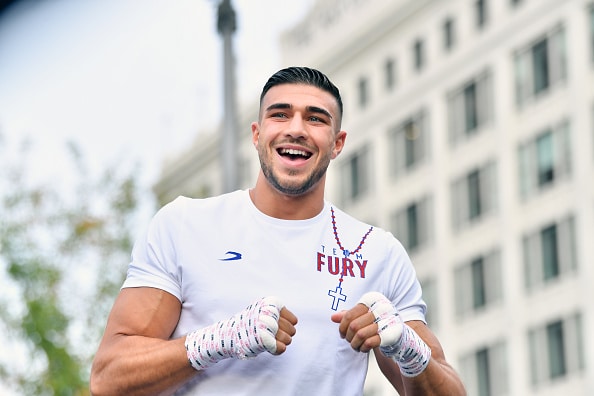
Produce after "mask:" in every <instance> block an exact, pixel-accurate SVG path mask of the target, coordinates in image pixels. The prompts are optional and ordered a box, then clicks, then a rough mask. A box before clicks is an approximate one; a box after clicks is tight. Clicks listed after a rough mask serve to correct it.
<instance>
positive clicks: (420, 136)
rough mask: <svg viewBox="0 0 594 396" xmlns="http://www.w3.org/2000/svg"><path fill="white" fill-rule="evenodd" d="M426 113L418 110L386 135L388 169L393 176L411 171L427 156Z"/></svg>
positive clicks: (396, 176) (427, 132)
mask: <svg viewBox="0 0 594 396" xmlns="http://www.w3.org/2000/svg"><path fill="white" fill-rule="evenodd" d="M427 118H428V117H427V113H426V112H425V111H424V110H419V111H418V112H416V113H414V114H413V115H411V116H410V117H408V118H406V119H404V120H403V121H401V122H400V123H399V124H397V125H396V127H394V128H393V129H391V130H390V132H389V136H388V150H390V152H389V155H388V158H389V161H390V163H389V169H390V175H391V176H392V177H393V178H398V177H399V176H401V175H402V174H405V173H407V172H410V171H412V170H413V169H415V168H416V167H417V166H418V165H420V164H422V163H423V162H425V161H426V160H427V158H428V152H427V150H428V140H429V136H428V135H429V131H428V120H427Z"/></svg>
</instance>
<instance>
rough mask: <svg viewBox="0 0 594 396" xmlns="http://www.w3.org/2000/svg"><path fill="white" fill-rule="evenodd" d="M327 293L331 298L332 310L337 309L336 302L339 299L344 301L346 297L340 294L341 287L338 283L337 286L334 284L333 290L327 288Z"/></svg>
mask: <svg viewBox="0 0 594 396" xmlns="http://www.w3.org/2000/svg"><path fill="white" fill-rule="evenodd" d="M328 295H329V296H330V297H332V298H333V301H332V310H333V311H336V310H338V304H339V303H340V302H341V301H346V299H347V296H346V295H345V294H342V287H340V284H338V286H336V289H335V290H332V289H330V290H328Z"/></svg>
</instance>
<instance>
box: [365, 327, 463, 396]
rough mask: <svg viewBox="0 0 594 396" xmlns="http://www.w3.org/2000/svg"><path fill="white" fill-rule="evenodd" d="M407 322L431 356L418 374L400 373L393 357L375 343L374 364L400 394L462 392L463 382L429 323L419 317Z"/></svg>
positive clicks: (454, 393) (459, 393) (453, 393)
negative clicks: (449, 361)
mask: <svg viewBox="0 0 594 396" xmlns="http://www.w3.org/2000/svg"><path fill="white" fill-rule="evenodd" d="M406 324H407V325H408V326H410V327H411V328H412V329H413V330H414V331H415V332H416V333H417V334H418V335H419V336H420V337H421V338H422V339H423V341H425V343H426V344H427V345H428V346H429V347H430V348H431V360H430V361H429V365H428V366H427V368H426V369H425V370H424V371H423V372H422V373H421V374H419V375H418V376H416V377H414V378H407V377H404V376H402V375H401V374H400V369H399V367H398V365H397V364H396V362H395V361H394V360H393V359H392V358H389V357H386V356H384V355H383V354H382V352H381V351H380V350H379V348H377V347H376V348H374V355H375V358H376V360H377V364H378V366H379V368H380V370H381V371H382V373H383V374H384V376H385V377H386V378H387V379H388V381H390V383H391V384H392V385H393V386H394V387H395V388H396V390H398V393H400V394H401V395H403V396H404V395H406V396H413V395H428V396H431V395H448V396H450V395H452V396H455V395H465V394H466V391H465V390H464V385H462V382H461V381H460V378H459V377H458V374H457V373H456V372H455V371H454V369H453V368H452V367H451V366H450V365H449V364H448V362H447V361H446V358H445V355H444V352H443V348H442V347H441V344H440V343H439V340H438V339H437V337H435V335H434V334H433V332H432V331H431V330H430V329H429V327H427V326H426V325H425V323H423V322H420V321H411V322H407V323H406Z"/></svg>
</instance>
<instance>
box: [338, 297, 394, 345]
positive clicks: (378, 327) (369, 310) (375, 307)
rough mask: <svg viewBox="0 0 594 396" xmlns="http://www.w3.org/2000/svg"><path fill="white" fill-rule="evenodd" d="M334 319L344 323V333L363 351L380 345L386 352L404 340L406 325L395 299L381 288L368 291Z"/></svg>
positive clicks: (341, 327) (341, 323)
mask: <svg viewBox="0 0 594 396" xmlns="http://www.w3.org/2000/svg"><path fill="white" fill-rule="evenodd" d="M332 321H333V322H335V323H340V326H339V328H338V331H339V333H340V336H341V337H342V338H345V339H346V340H347V341H348V342H349V343H350V344H351V347H352V348H353V349H354V350H356V351H360V352H369V351H370V350H372V349H373V348H375V347H378V346H379V347H382V352H383V351H384V349H386V348H387V349H390V348H391V347H392V346H393V345H396V344H397V343H398V341H399V340H400V337H401V334H402V329H403V326H404V324H403V323H402V320H401V319H400V316H399V315H398V313H397V312H396V308H394V306H393V305H392V302H391V301H390V300H388V299H387V298H386V297H385V296H384V295H382V294H381V293H377V292H370V293H366V294H365V295H364V296H363V297H361V300H359V302H358V303H357V305H356V306H355V307H353V308H351V309H350V310H348V311H342V312H338V313H335V314H333V315H332Z"/></svg>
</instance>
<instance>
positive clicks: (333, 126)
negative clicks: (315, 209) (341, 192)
mask: <svg viewBox="0 0 594 396" xmlns="http://www.w3.org/2000/svg"><path fill="white" fill-rule="evenodd" d="M339 117H340V116H339V113H338V104H337V103H336V99H335V98H334V97H333V96H332V95H331V94H330V93H328V92H326V91H323V90H321V89H319V88H316V87H313V86H310V85H303V84H282V85H277V86H274V87H272V88H271V89H270V90H269V91H268V92H267V93H266V95H265V96H264V98H263V101H262V104H261V110H260V120H259V122H257V123H256V122H254V123H253V124H252V140H253V143H254V145H255V146H256V148H257V149H258V155H259V158H260V164H261V167H262V172H263V173H264V176H265V177H266V179H267V180H268V182H269V183H270V184H271V185H272V187H274V188H275V189H276V190H277V191H279V192H281V193H283V194H287V195H292V196H299V195H303V194H305V193H307V192H309V191H311V190H312V189H313V188H314V187H317V186H319V185H320V181H321V180H324V177H325V174H326V169H327V168H328V165H329V164H330V161H331V160H332V159H334V158H336V156H337V155H338V154H339V153H340V151H341V150H342V148H343V145H344V141H345V138H346V132H344V131H339V130H338V129H339V125H340V120H339ZM322 184H323V183H322ZM320 188H323V185H321V186H320Z"/></svg>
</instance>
